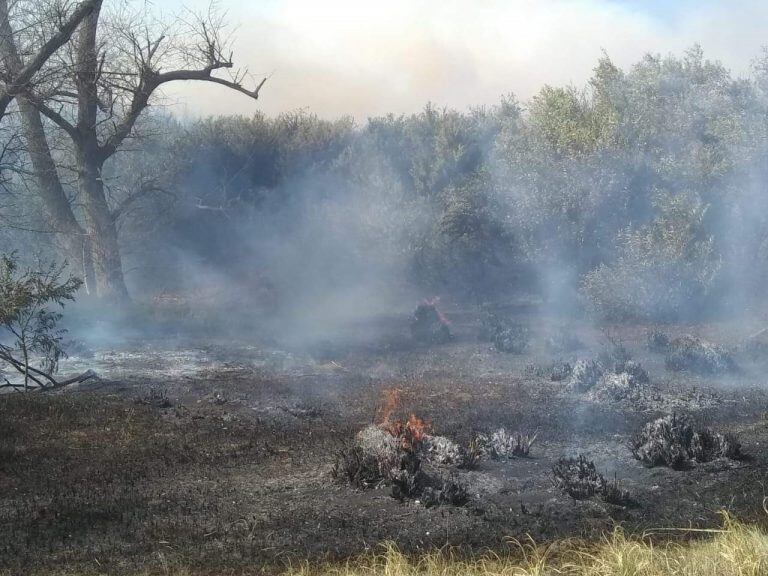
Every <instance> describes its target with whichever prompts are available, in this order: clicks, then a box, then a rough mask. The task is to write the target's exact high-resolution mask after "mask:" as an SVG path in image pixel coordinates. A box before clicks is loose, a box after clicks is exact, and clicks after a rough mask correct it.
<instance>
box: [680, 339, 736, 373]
mask: <svg viewBox="0 0 768 576" xmlns="http://www.w3.org/2000/svg"><path fill="white" fill-rule="evenodd" d="M666 366H667V368H668V369H670V370H674V371H683V370H686V371H690V372H695V373H698V374H722V373H724V372H732V371H734V370H735V369H736V362H735V361H734V359H733V356H731V354H730V352H728V351H727V350H726V349H725V348H722V347H721V346H718V345H717V344H713V343H712V342H708V341H706V340H704V339H702V338H698V337H696V336H691V335H686V336H682V337H680V338H676V339H674V340H673V341H672V342H670V344H669V350H668V353H667V358H666Z"/></svg>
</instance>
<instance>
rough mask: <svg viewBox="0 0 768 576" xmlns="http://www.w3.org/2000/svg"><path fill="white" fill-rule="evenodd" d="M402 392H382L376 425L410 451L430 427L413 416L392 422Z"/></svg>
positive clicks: (395, 390)
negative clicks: (381, 401)
mask: <svg viewBox="0 0 768 576" xmlns="http://www.w3.org/2000/svg"><path fill="white" fill-rule="evenodd" d="M401 394H402V390H400V389H398V388H392V389H389V390H385V391H384V402H383V404H382V407H381V408H380V410H379V418H378V424H379V426H381V427H382V428H383V429H384V430H386V431H387V432H389V433H390V434H391V435H392V436H394V437H395V438H399V439H400V440H401V442H402V445H403V448H404V449H406V450H411V449H412V448H414V447H415V446H416V445H417V444H418V443H419V442H421V441H422V440H424V437H425V436H426V435H427V433H428V432H429V431H430V425H429V423H428V422H425V421H424V420H422V419H421V418H419V417H418V416H416V415H415V414H411V415H410V416H409V417H408V420H392V414H394V412H395V410H397V407H398V405H399V404H400V399H401Z"/></svg>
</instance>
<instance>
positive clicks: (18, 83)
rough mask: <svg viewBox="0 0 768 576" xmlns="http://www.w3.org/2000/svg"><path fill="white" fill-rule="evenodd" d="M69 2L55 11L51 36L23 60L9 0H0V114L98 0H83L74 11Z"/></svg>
mask: <svg viewBox="0 0 768 576" xmlns="http://www.w3.org/2000/svg"><path fill="white" fill-rule="evenodd" d="M68 4H69V3H68V2H65V3H64V5H62V6H57V7H56V8H57V9H56V10H55V11H54V14H53V15H54V16H55V18H54V29H53V31H52V34H51V35H50V37H48V38H47V39H46V40H45V41H44V42H43V44H42V45H41V46H40V47H38V48H36V49H35V50H34V51H33V52H32V54H31V56H29V57H27V59H26V62H22V60H21V58H20V57H19V54H18V51H17V50H16V49H11V50H9V49H8V48H12V47H15V45H16V42H15V39H14V31H13V28H12V27H11V23H10V11H9V8H8V0H0V43H2V44H3V50H2V53H3V57H2V69H0V81H1V82H2V84H0V118H2V117H3V116H5V112H6V110H7V109H8V106H9V105H10V103H11V102H12V101H13V99H14V98H16V97H17V96H18V95H19V94H21V93H23V92H24V91H26V90H29V89H30V88H31V86H32V84H33V79H34V76H35V74H37V73H38V72H39V71H40V70H41V69H42V68H43V66H44V65H45V64H46V62H48V60H49V59H50V58H51V57H52V56H53V55H54V53H55V52H56V51H57V50H58V49H59V48H61V47H62V46H64V44H66V43H67V42H69V39H70V38H71V37H72V34H73V33H74V32H75V30H76V29H77V27H78V26H79V25H80V23H81V22H82V21H83V20H84V19H85V18H86V16H88V15H89V14H91V13H92V12H93V10H94V9H95V8H96V5H97V4H98V0H85V1H83V2H80V3H79V4H77V5H76V6H75V8H74V9H73V10H71V11H69V10H68V7H69V6H68Z"/></svg>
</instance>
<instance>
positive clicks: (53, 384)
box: [0, 370, 97, 392]
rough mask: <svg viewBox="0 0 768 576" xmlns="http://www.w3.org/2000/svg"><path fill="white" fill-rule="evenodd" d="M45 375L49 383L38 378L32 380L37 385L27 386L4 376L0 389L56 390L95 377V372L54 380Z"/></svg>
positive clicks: (20, 390)
mask: <svg viewBox="0 0 768 576" xmlns="http://www.w3.org/2000/svg"><path fill="white" fill-rule="evenodd" d="M45 376H46V378H47V379H48V380H49V382H50V383H49V384H43V383H41V382H40V381H39V380H34V381H35V382H36V383H37V386H33V387H29V388H25V387H24V385H23V384H14V383H12V382H10V381H9V380H8V379H7V378H4V380H5V384H0V390H2V389H4V388H11V389H13V390H14V391H16V392H24V391H28V392H50V391H51V390H58V389H60V388H64V387H65V386H70V385H71V384H80V383H81V382H85V381H87V380H90V379H92V378H96V377H97V375H96V372H94V371H93V370H87V371H85V372H83V373H82V374H78V375H77V376H73V377H72V378H67V379H66V380H55V379H54V378H52V377H51V376H50V375H45Z"/></svg>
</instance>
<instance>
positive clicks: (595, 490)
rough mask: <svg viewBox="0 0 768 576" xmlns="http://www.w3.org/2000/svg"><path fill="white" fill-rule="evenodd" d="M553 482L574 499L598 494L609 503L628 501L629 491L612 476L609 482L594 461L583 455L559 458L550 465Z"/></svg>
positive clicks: (582, 498) (624, 502)
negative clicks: (612, 478)
mask: <svg viewBox="0 0 768 576" xmlns="http://www.w3.org/2000/svg"><path fill="white" fill-rule="evenodd" d="M552 475H553V476H554V484H555V486H556V487H557V488H558V489H560V490H561V491H562V492H563V493H564V494H568V496H570V497H571V498H573V499H575V500H586V499H588V498H592V497H593V496H599V497H600V498H601V499H603V500H604V501H605V502H608V503H610V504H618V505H624V504H628V503H629V502H630V495H629V491H627V490H624V489H622V488H621V485H620V483H619V482H618V480H616V479H615V478H614V481H613V482H609V481H607V480H606V479H605V477H604V476H603V475H602V474H601V473H600V472H598V470H597V467H596V466H595V463H594V462H592V461H591V460H587V458H586V457H584V456H583V455H579V456H578V457H577V458H560V459H559V460H558V461H557V462H555V464H554V466H552Z"/></svg>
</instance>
